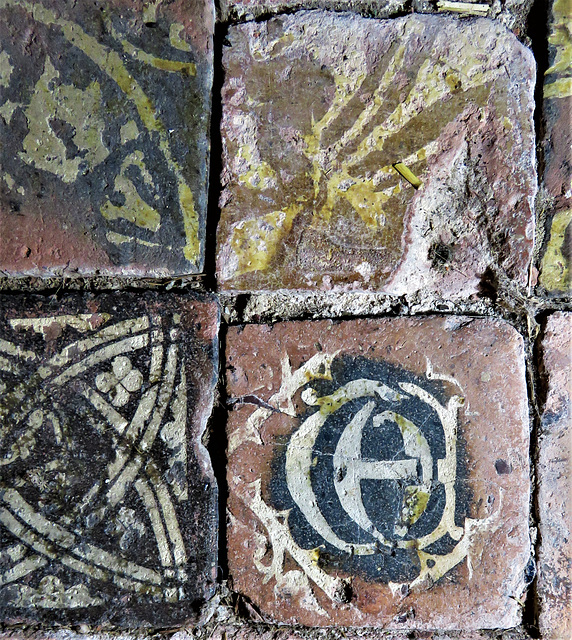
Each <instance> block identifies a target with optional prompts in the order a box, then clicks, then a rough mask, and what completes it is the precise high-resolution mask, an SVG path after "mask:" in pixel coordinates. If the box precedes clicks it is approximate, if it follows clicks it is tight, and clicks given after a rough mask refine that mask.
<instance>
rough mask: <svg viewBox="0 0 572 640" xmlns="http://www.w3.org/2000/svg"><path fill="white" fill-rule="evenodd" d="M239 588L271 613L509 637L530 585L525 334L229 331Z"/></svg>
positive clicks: (395, 329)
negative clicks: (506, 632) (490, 631)
mask: <svg viewBox="0 0 572 640" xmlns="http://www.w3.org/2000/svg"><path fill="white" fill-rule="evenodd" d="M226 353H227V384H228V392H229V397H230V406H231V410H230V415H229V422H228V451H229V458H228V486H229V492H230V496H229V501H228V508H229V516H228V517H229V525H228V561H229V569H230V574H231V578H232V584H233V587H234V588H235V589H236V590H237V591H238V592H239V593H242V594H244V595H245V596H246V597H247V598H249V599H250V600H251V601H252V602H253V604H254V606H255V607H258V609H259V610H260V611H261V613H262V615H265V616H267V617H269V618H271V619H274V620H277V621H280V622H287V623H294V622H297V623H301V624H307V625H316V626H330V625H357V626H369V625H371V626H376V627H380V628H391V629H415V628H417V629H442V630H449V629H459V628H461V629H464V630H476V629H482V628H509V627H513V626H516V625H518V624H519V621H520V612H521V606H520V604H519V601H520V599H521V598H522V596H523V594H524V591H525V583H526V581H527V580H530V576H529V574H530V571H529V570H528V569H527V567H528V566H529V564H528V563H529V559H530V544H529V535H528V512H529V462H528V440H529V437H528V433H529V421H528V407H527V398H526V383H525V366H524V354H523V343H522V339H521V337H520V336H519V335H518V334H517V333H516V332H515V331H514V329H512V328H511V327H510V326H508V325H507V324H504V323H502V322H500V321H496V320H472V319H469V318H461V317H449V318H436V317H435V318H425V319H410V318H396V319H386V320H355V321H346V322H341V323H337V324H335V323H333V322H331V321H319V322H291V323H278V324H276V325H274V326H273V327H270V326H267V325H247V326H246V327H244V328H242V329H241V328H237V327H233V328H231V329H230V330H229V334H228V341H227V350H226Z"/></svg>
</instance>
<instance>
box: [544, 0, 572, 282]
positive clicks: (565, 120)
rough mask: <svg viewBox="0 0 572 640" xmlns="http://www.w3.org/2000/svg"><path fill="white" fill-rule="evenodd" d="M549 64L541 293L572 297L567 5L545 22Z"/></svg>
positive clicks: (563, 1)
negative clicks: (545, 237) (545, 196)
mask: <svg viewBox="0 0 572 640" xmlns="http://www.w3.org/2000/svg"><path fill="white" fill-rule="evenodd" d="M549 29H550V35H549V37H548V42H549V61H550V66H549V68H548V69H547V71H546V76H545V82H544V106H543V118H544V127H545V137H544V140H543V152H544V163H545V167H544V172H543V175H542V183H543V186H544V188H545V190H546V194H547V196H548V198H549V199H550V205H549V206H548V210H547V211H546V212H545V213H546V214H547V220H548V230H547V231H548V237H547V239H546V242H545V249H544V255H543V259H542V263H541V271H540V285H541V286H542V288H543V289H544V290H545V291H548V292H551V293H556V294H562V293H568V294H570V293H572V277H571V274H570V261H571V260H572V126H571V123H572V39H571V35H570V2H569V1H567V0H554V1H553V3H552V14H551V20H550V24H549Z"/></svg>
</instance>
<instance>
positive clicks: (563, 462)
mask: <svg viewBox="0 0 572 640" xmlns="http://www.w3.org/2000/svg"><path fill="white" fill-rule="evenodd" d="M542 357H543V363H544V364H543V372H544V383H545V384H546V385H547V393H546V400H545V404H544V407H543V413H542V423H541V430H540V444H539V459H538V465H537V478H538V483H539V493H538V508H539V513H540V522H539V530H540V551H539V563H538V593H539V596H540V629H541V631H542V634H543V638H546V639H547V640H560V639H561V638H569V637H570V636H571V635H572V505H571V503H570V496H571V495H572V479H571V477H570V469H571V468H572V426H571V422H572V411H571V403H570V398H571V395H572V314H571V313H555V314H553V315H552V316H550V318H549V319H548V321H547V323H546V328H545V332H544V339H543V342H542Z"/></svg>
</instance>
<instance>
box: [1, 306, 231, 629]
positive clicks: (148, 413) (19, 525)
mask: <svg viewBox="0 0 572 640" xmlns="http://www.w3.org/2000/svg"><path fill="white" fill-rule="evenodd" d="M218 323H219V312H218V306H217V304H216V302H215V301H213V300H212V299H211V298H208V297H191V296H186V297H180V296H163V297H161V298H159V297H157V296H155V295H149V294H147V295H141V294H138V295H137V296H134V295H129V294H113V295H102V296H98V297H94V296H87V297H85V298H82V297H69V298H64V299H63V300H56V299H54V298H49V299H48V298H40V297H36V296H30V297H23V296H22V297H20V296H18V297H14V296H12V297H9V298H3V299H1V300H0V426H1V429H2V441H1V445H0V446H1V451H0V476H1V478H2V480H1V490H0V550H1V551H0V619H2V621H3V622H10V623H15V622H20V623H21V622H26V623H30V622H33V621H41V622H44V623H48V624H56V623H67V624H76V623H92V624H99V625H104V624H113V625H119V626H138V625H152V626H154V627H166V626H171V625H173V624H179V623H182V622H185V621H187V620H190V619H192V617H193V605H194V604H195V603H196V602H197V601H199V600H203V599H205V598H207V597H209V596H210V595H212V592H213V588H214V580H215V573H216V563H217V553H216V552H217V529H216V528H217V521H218V510H217V487H216V482H215V479H214V476H213V472H212V469H211V464H210V460H209V457H208V454H207V452H206V450H205V449H204V447H203V445H202V444H201V436H202V435H203V433H204V430H205V428H206V422H207V419H208V417H209V415H210V411H211V407H212V401H213V390H214V386H215V382H216V371H217V364H216V363H217V355H218V353H217V351H218V348H217V345H218V335H217V334H218Z"/></svg>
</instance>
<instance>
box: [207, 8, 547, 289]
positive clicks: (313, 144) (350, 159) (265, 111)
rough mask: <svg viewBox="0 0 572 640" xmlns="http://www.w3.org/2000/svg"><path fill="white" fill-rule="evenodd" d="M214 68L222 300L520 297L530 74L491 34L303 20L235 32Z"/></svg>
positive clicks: (501, 32)
mask: <svg viewBox="0 0 572 640" xmlns="http://www.w3.org/2000/svg"><path fill="white" fill-rule="evenodd" d="M223 63H224V67H225V72H226V80H225V84H224V87H223V93H222V99H223V121H222V136H223V145H224V154H223V155H224V158H223V161H224V168H223V173H222V182H223V192H222V195H221V207H222V216H221V222H220V225H219V232H218V266H217V269H218V277H219V281H220V284H221V286H222V287H223V288H224V289H227V290H259V289H282V288H290V289H292V288H299V289H314V288H322V289H332V288H334V289H342V288H344V289H359V290H361V289H371V290H376V291H383V292H386V293H390V294H395V295H403V294H413V293H415V292H417V291H419V292H424V293H428V294H434V295H438V296H441V297H447V298H449V299H455V298H467V297H470V296H476V295H478V294H479V293H480V292H482V291H483V288H486V287H489V286H490V284H489V280H490V278H491V277H492V278H495V277H505V276H506V277H508V278H512V279H513V280H514V282H516V283H517V284H518V285H519V286H524V285H526V284H527V282H528V267H529V262H530V257H531V251H532V245H533V235H534V220H533V214H532V210H531V206H532V202H533V200H534V196H535V193H536V174H535V167H534V131H533V126H532V112H533V107H534V103H533V95H532V90H533V86H534V77H535V71H534V69H535V65H534V60H533V57H532V54H531V53H530V51H528V50H527V49H526V48H525V47H523V46H522V45H521V44H520V43H519V42H518V40H517V39H516V38H515V36H514V35H513V34H512V33H510V32H509V31H508V30H506V29H505V28H504V27H502V26H501V25H499V24H497V23H495V22H492V21H490V20H486V19H474V20H471V21H459V20H455V19H453V18H449V17H444V16H428V15H424V16H423V15H421V16H420V15H417V16H409V17H405V18H399V19H396V20H390V21H378V20H369V19H365V18H361V17H357V16H351V15H348V14H344V15H336V14H331V13H325V12H301V13H298V14H295V15H287V16H280V17H276V18H274V19H272V20H269V21H267V22H262V23H248V24H243V25H239V26H235V27H231V28H230V29H229V34H228V46H227V47H225V50H224V52H223Z"/></svg>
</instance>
